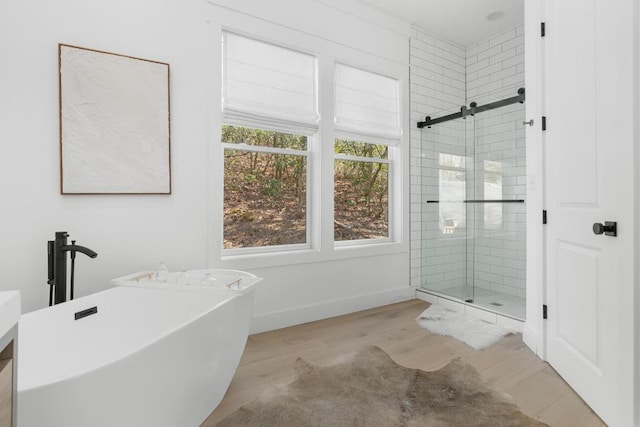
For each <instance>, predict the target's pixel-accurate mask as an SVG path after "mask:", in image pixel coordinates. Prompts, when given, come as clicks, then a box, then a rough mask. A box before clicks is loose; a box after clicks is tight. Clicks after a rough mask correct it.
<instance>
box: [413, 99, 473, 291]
mask: <svg viewBox="0 0 640 427" xmlns="http://www.w3.org/2000/svg"><path fill="white" fill-rule="evenodd" d="M450 113H451V111H443V112H441V113H438V114H434V117H440V116H443V115H446V114H450ZM465 132H466V121H465V120H462V119H458V120H452V121H448V122H445V123H441V124H438V125H434V126H432V127H431V128H425V129H423V130H422V132H421V134H422V165H421V166H422V194H421V198H422V207H423V210H422V265H421V270H422V287H423V288H425V289H428V290H431V291H434V292H437V293H439V294H443V295H446V296H451V297H454V298H458V299H461V300H465V299H467V298H468V297H469V296H470V295H471V288H470V287H469V286H467V278H466V271H467V269H466V263H467V233H468V227H467V225H468V223H469V222H468V218H467V212H466V204H465V203H464V200H465V199H466V197H467V191H468V189H467V176H468V171H467V166H468V158H467V155H466V147H465V139H466V138H465Z"/></svg>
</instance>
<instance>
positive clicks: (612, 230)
mask: <svg viewBox="0 0 640 427" xmlns="http://www.w3.org/2000/svg"><path fill="white" fill-rule="evenodd" d="M592 228H593V233H594V234H604V235H605V236H613V237H615V236H617V235H618V223H617V222H614V221H605V222H604V224H601V223H599V222H596V223H594V224H593V227H592Z"/></svg>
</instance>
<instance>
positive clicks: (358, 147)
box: [334, 139, 389, 159]
mask: <svg viewBox="0 0 640 427" xmlns="http://www.w3.org/2000/svg"><path fill="white" fill-rule="evenodd" d="M334 152H335V153H336V154H345V155H347V156H357V157H368V158H376V159H388V158H389V147H387V146H386V145H381V144H368V143H366V142H360V141H351V140H346V139H336V142H335V144H334Z"/></svg>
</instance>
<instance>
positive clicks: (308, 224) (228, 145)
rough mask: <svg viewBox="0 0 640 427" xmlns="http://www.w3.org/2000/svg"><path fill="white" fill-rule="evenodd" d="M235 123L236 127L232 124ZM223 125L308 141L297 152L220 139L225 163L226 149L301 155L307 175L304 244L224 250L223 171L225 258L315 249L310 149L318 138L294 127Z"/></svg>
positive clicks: (226, 123) (291, 149) (234, 121)
mask: <svg viewBox="0 0 640 427" xmlns="http://www.w3.org/2000/svg"><path fill="white" fill-rule="evenodd" d="M231 122H233V123H234V124H230V123H231ZM222 126H236V127H244V128H250V129H257V130H266V131H271V132H280V133H287V134H295V135H300V136H305V137H306V138H307V144H306V149H304V150H302V149H300V150H298V149H294V148H276V147H265V146H260V145H250V144H246V143H239V144H236V143H232V142H224V141H222V138H220V146H221V147H222V153H223V155H222V157H223V163H224V152H225V151H226V150H235V151H245V152H252V153H265V154H282V155H291V156H300V157H304V158H305V159H306V166H305V168H306V174H305V175H306V176H305V186H306V192H305V207H306V208H305V243H293V244H284V245H267V246H250V247H244V248H225V247H224V208H225V205H224V178H225V177H224V172H223V190H222V192H223V202H222V212H223V214H222V217H223V225H222V242H221V244H222V252H223V255H224V256H229V257H233V256H239V255H252V254H259V253H279V252H288V251H301V250H309V249H311V247H312V235H313V233H312V227H313V222H312V215H311V214H310V210H311V209H312V197H311V196H312V191H313V189H312V187H313V183H312V179H311V170H310V169H311V168H312V164H311V161H312V158H313V155H312V150H311V148H312V147H313V146H314V145H315V140H316V135H315V134H312V133H309V132H308V131H304V132H303V131H298V132H295V131H294V130H292V129H291V128H288V129H283V128H280V129H278V128H277V127H276V126H263V127H257V126H255V125H242V124H237V121H236V120H233V121H229V122H226V121H223V122H222ZM223 169H224V168H223Z"/></svg>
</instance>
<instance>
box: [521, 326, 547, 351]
mask: <svg viewBox="0 0 640 427" xmlns="http://www.w3.org/2000/svg"><path fill="white" fill-rule="evenodd" d="M522 329H523V330H522V341H523V342H524V343H525V345H526V346H527V347H529V348H530V349H531V351H533V352H534V353H535V354H536V355H537V356H538V357H540V358H541V359H542V360H544V358H543V357H542V355H541V354H538V332H537V331H536V330H535V329H533V328H532V327H531V324H530V323H529V322H524V327H523V328H522Z"/></svg>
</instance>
